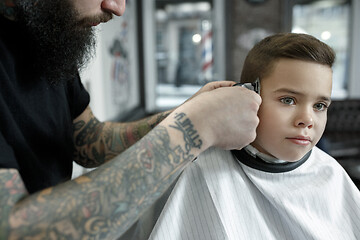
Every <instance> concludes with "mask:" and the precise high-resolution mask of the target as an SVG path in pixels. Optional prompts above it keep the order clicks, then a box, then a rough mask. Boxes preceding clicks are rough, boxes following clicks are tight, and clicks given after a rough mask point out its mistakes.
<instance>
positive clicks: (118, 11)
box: [101, 0, 126, 16]
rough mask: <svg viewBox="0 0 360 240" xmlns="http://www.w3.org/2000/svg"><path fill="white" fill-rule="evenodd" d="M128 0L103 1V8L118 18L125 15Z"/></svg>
mask: <svg viewBox="0 0 360 240" xmlns="http://www.w3.org/2000/svg"><path fill="white" fill-rule="evenodd" d="M125 2H126V0H103V1H102V3H101V8H102V9H103V10H104V11H106V12H110V13H112V14H115V15H116V16H121V15H123V13H124V11H125V5H126V3H125Z"/></svg>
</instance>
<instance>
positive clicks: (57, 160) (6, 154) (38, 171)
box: [0, 16, 89, 193]
mask: <svg viewBox="0 0 360 240" xmlns="http://www.w3.org/2000/svg"><path fill="white" fill-rule="evenodd" d="M28 40H29V38H28V37H27V35H26V30H25V29H24V28H21V27H19V26H17V24H16V23H15V22H12V21H9V20H6V19H4V18H2V17H1V16H0V168H16V169H18V170H19V172H20V175H21V177H22V179H23V181H24V183H25V185H26V187H27V190H28V191H29V192H30V193H33V192H35V191H38V190H41V189H43V188H46V187H49V186H54V185H56V184H58V183H60V182H62V181H66V180H68V179H70V178H71V173H72V161H73V152H74V143H73V126H72V121H73V119H75V118H76V117H77V116H79V115H80V114H81V113H82V112H83V111H84V110H85V108H86V106H87V105H88V104H89V94H88V93H87V91H86V90H85V89H84V87H83V85H82V84H81V81H80V78H79V76H77V77H75V79H72V80H69V81H66V82H64V83H61V84H53V83H50V82H49V81H47V80H46V79H44V77H39V76H38V75H35V74H32V71H31V67H30V65H31V64H29V63H32V61H34V59H33V57H32V56H33V55H32V54H31V51H32V49H31V43H30V42H29V41H28Z"/></svg>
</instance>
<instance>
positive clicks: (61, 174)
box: [0, 0, 261, 239]
mask: <svg viewBox="0 0 360 240" xmlns="http://www.w3.org/2000/svg"><path fill="white" fill-rule="evenodd" d="M125 5H126V3H125V0H0V112H1V114H0V204H1V210H0V239H24V238H25V237H26V239H116V238H118V237H119V236H121V235H122V234H123V233H124V232H125V231H126V230H127V229H128V228H129V227H130V226H131V225H132V224H133V223H134V222H135V221H136V220H137V219H138V218H139V216H140V215H141V214H142V213H143V212H144V211H145V210H146V209H147V208H148V207H149V206H150V205H151V204H153V203H154V202H155V201H156V199H158V198H159V196H161V195H162V193H164V192H165V191H166V189H167V188H168V187H169V186H170V184H171V183H172V182H173V180H174V179H176V178H177V176H178V175H179V174H180V172H181V171H182V169H184V167H185V166H186V165H187V163H189V162H190V161H191V160H193V159H194V158H195V157H196V156H198V155H199V154H200V153H201V152H203V151H204V150H206V149H207V148H209V147H212V146H217V147H221V148H223V149H240V148H242V147H244V146H245V145H247V144H249V143H250V142H251V141H252V140H253V139H254V138H255V129H256V126H257V124H258V118H257V110H258V107H259V105H260V102H261V99H260V97H259V96H258V95H257V94H255V93H253V92H251V91H249V90H247V89H245V88H240V87H234V88H232V87H229V86H232V85H233V84H234V82H231V81H219V82H214V83H210V84H207V85H205V86H204V87H203V88H202V89H201V90H200V91H199V92H198V93H196V94H195V96H193V97H192V98H191V99H190V100H188V101H187V102H186V103H184V104H182V105H181V106H179V107H178V108H176V109H174V110H172V111H167V112H164V113H158V114H157V115H155V116H151V117H148V118H145V119H142V120H139V121H136V122H128V123H115V122H100V121H99V120H97V119H96V117H95V116H94V115H93V114H92V111H91V109H90V107H89V101H90V97H89V94H88V93H87V91H86V90H85V89H84V87H83V85H82V83H81V80H80V77H79V73H78V71H79V69H81V68H82V67H83V66H84V65H85V64H86V62H87V61H88V60H89V58H90V56H91V55H92V52H93V47H94V44H95V41H94V31H93V27H94V26H96V25H98V24H100V23H103V22H107V21H109V20H110V19H111V18H112V17H113V15H117V16H121V15H122V14H123V12H124V11H125ZM210 93H211V94H210ZM230 115H231V117H229V116H230ZM205 121H206V124H204V122H205ZM194 136H196V138H194ZM73 161H76V162H77V163H78V164H80V165H81V166H84V167H90V168H96V169H95V170H93V171H91V172H90V173H87V174H86V175H83V176H80V177H78V178H76V179H71V173H72V162H73Z"/></svg>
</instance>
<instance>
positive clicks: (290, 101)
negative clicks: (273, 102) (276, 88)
mask: <svg viewBox="0 0 360 240" xmlns="http://www.w3.org/2000/svg"><path fill="white" fill-rule="evenodd" d="M280 101H281V102H282V103H285V104H287V105H293V104H295V100H294V99H293V98H291V97H283V98H281V99H280Z"/></svg>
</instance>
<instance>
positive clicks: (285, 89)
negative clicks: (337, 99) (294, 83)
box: [274, 88, 331, 103]
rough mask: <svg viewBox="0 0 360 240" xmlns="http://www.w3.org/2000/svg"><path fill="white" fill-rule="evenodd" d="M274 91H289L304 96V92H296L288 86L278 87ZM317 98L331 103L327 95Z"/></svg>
mask: <svg viewBox="0 0 360 240" xmlns="http://www.w3.org/2000/svg"><path fill="white" fill-rule="evenodd" d="M274 92H275V93H279V92H283V93H289V94H294V95H300V96H304V95H305V94H304V93H301V92H298V91H296V90H294V89H290V88H280V89H277V90H275V91H274ZM319 99H321V100H323V101H326V102H329V103H331V98H330V97H327V96H320V97H319Z"/></svg>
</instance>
